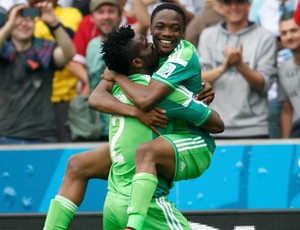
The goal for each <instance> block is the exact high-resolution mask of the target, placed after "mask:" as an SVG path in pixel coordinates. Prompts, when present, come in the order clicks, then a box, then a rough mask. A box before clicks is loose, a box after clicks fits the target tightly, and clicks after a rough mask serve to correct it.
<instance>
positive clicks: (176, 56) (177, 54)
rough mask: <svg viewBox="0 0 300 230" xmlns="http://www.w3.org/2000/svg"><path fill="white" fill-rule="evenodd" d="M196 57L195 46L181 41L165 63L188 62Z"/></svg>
mask: <svg viewBox="0 0 300 230" xmlns="http://www.w3.org/2000/svg"><path fill="white" fill-rule="evenodd" d="M193 55H196V48H195V46H194V45H193V44H192V43H190V42H189V41H187V40H181V41H180V42H179V44H178V45H177V46H176V48H175V49H174V51H173V52H172V53H171V54H170V55H169V57H168V60H167V62H173V61H176V60H177V61H176V62H181V61H182V62H184V63H185V62H188V61H190V60H191V59H192V57H193Z"/></svg>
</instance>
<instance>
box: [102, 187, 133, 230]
mask: <svg viewBox="0 0 300 230" xmlns="http://www.w3.org/2000/svg"><path fill="white" fill-rule="evenodd" d="M127 208H128V197H127V196H123V195H120V194H116V193H113V192H108V193H107V195H106V198H105V202H104V207H103V228H104V230H121V229H124V228H125V227H126V223H127V213H126V211H127Z"/></svg>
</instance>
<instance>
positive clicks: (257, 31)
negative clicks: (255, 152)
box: [198, 0, 276, 139]
mask: <svg viewBox="0 0 300 230" xmlns="http://www.w3.org/2000/svg"><path fill="white" fill-rule="evenodd" d="M221 4H222V8H223V15H224V17H225V21H222V22H220V23H219V24H217V25H215V26H212V27H209V28H206V29H204V30H203V32H202V35H201V37H200V43H199V46H198V53H199V60H200V63H201V64H202V69H203V71H202V77H203V80H206V81H208V82H210V83H211V84H212V86H213V87H214V90H215V94H216V97H215V100H214V101H213V103H212V104H211V107H212V108H213V109H214V110H217V111H220V116H221V117H222V118H223V120H224V123H225V127H226V128H225V131H224V133H222V134H219V135H217V136H216V137H220V138H229V139H231V138H268V136H269V133H268V110H267V92H268V89H269V87H270V83H271V82H270V79H271V76H272V75H273V74H274V67H275V64H276V40H275V38H274V36H273V35H272V34H271V32H269V31H267V30H265V29H263V28H261V27H259V26H258V25H256V24H255V23H252V22H249V21H248V12H249V9H250V2H249V1H248V0H221Z"/></svg>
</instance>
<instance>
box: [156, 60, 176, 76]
mask: <svg viewBox="0 0 300 230" xmlns="http://www.w3.org/2000/svg"><path fill="white" fill-rule="evenodd" d="M175 69H176V66H175V65H174V64H173V63H168V62H167V63H165V64H164V65H163V66H162V67H161V68H160V69H159V70H158V71H157V72H156V74H158V75H159V76H161V77H163V78H168V77H169V76H170V75H171V74H172V73H173V71H174V70H175Z"/></svg>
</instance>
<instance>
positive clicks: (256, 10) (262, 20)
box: [249, 0, 298, 138]
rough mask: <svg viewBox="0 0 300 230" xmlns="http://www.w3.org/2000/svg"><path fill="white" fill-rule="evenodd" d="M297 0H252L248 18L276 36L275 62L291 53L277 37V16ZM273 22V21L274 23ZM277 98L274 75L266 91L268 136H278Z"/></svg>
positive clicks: (278, 106) (278, 114)
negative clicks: (276, 50)
mask: <svg viewBox="0 0 300 230" xmlns="http://www.w3.org/2000/svg"><path fill="white" fill-rule="evenodd" d="M297 1H298V0H268V1H266V0H254V1H253V3H252V5H251V9H250V14H249V20H250V21H254V22H256V23H257V24H259V25H260V26H262V27H263V28H265V29H267V30H269V31H271V32H272V33H273V34H274V36H276V37H277V38H278V52H277V63H278V66H280V64H281V62H282V61H284V60H287V59H289V58H291V56H292V53H291V52H290V50H288V49H284V48H283V47H282V45H281V42H280V38H279V18H280V15H282V14H283V13H284V12H285V11H290V10H293V9H295V7H296V2H297ZM274 22H275V23H274ZM281 104H282V103H281V102H280V101H279V100H278V76H277V74H275V75H274V78H273V82H272V85H271V88H270V90H269V92H268V111H269V133H270V138H280V137H281V134H280V121H279V120H280V110H281Z"/></svg>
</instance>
